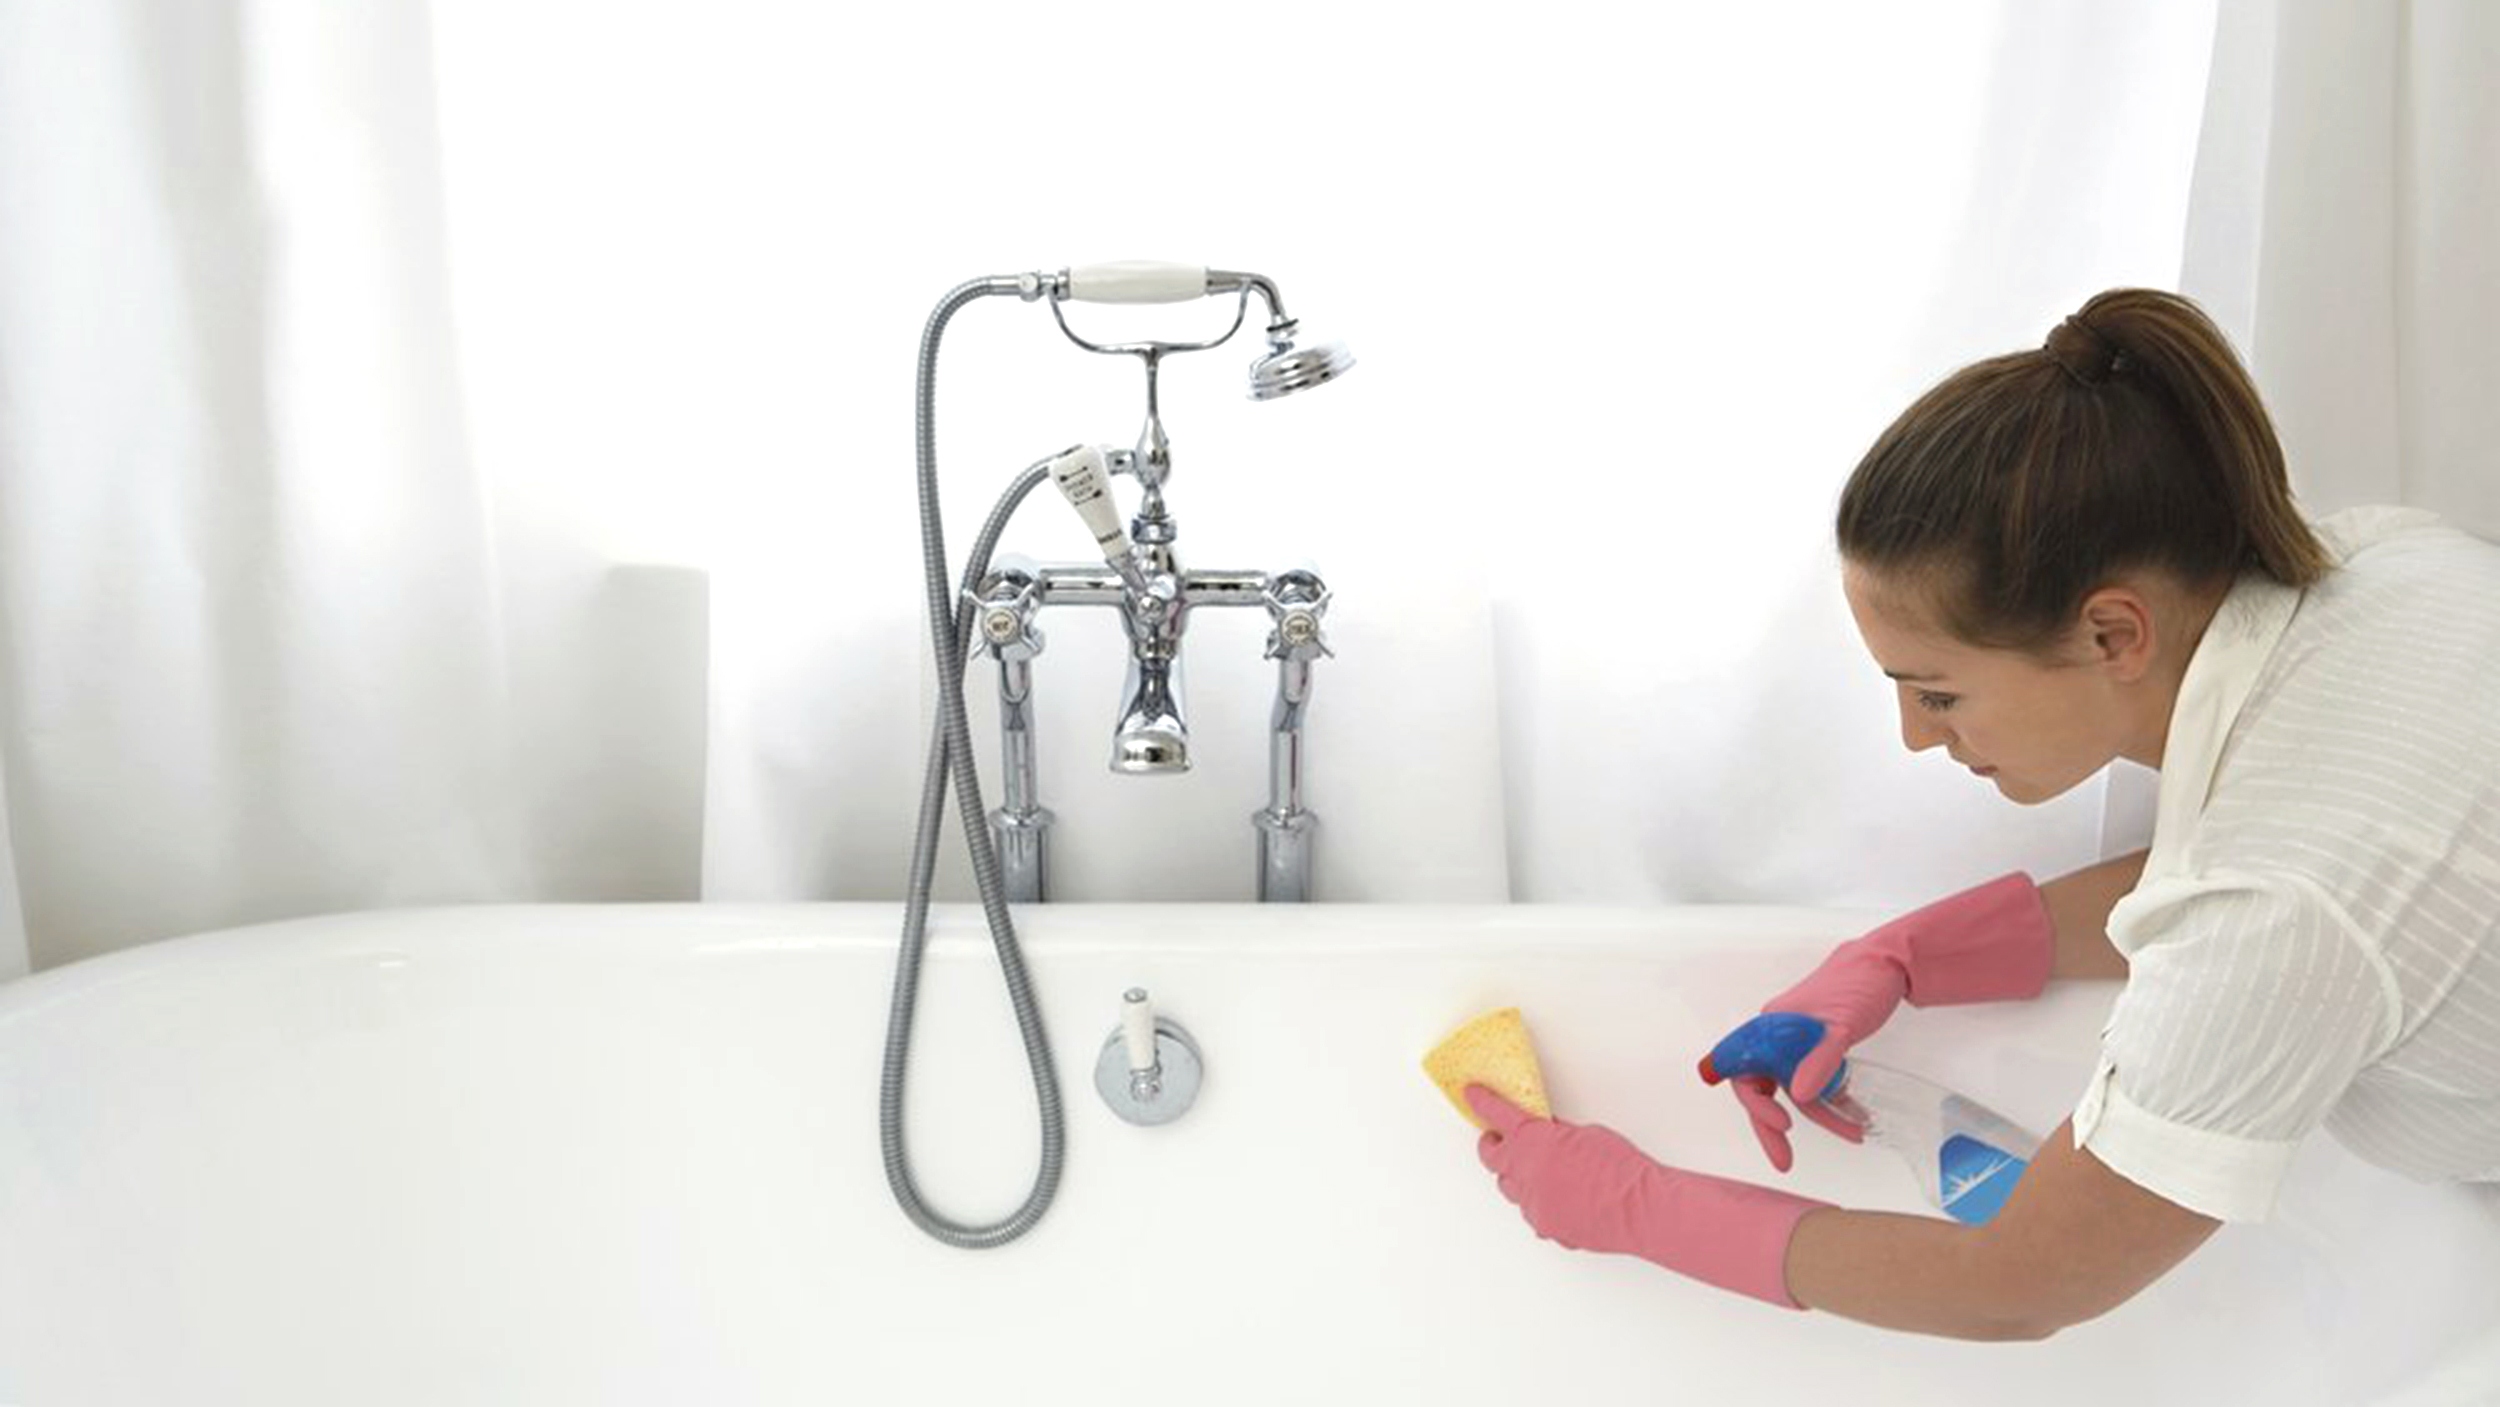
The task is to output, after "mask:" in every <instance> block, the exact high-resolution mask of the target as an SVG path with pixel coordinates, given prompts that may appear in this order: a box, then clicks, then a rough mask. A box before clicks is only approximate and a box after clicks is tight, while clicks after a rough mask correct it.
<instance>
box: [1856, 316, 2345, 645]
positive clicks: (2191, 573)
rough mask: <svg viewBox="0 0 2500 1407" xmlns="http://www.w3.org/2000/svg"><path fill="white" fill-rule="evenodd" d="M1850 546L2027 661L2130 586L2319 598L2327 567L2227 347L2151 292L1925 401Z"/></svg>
mask: <svg viewBox="0 0 2500 1407" xmlns="http://www.w3.org/2000/svg"><path fill="white" fill-rule="evenodd" d="M1837 526H1838V530H1839V537H1840V550H1841V553H1842V555H1843V556H1845V557H1847V558H1848V559H1849V560H1851V561H1853V562H1857V563H1861V564H1864V565H1866V566H1870V567H1874V568H1878V569H1881V570H1885V571H1892V572H1907V573H1911V574H1913V575H1915V576H1917V577H1919V578H1922V579H1923V580H1922V584H1923V585H1926V586H1928V587H1931V588H1933V589H1932V590H1931V592H1930V595H1931V598H1932V599H1933V601H1934V602H1935V604H1936V605H1937V607H1938V608H1939V611H1940V613H1941V616H1942V619H1943V621H1944V624H1945V626H1946V628H1948V629H1950V630H1951V631H1952V632H1953V633H1954V634H1955V635H1957V636H1959V637H1960V638H1962V639H1964V640H1966V641H1968V642H1970V643H1972V644H1977V645H1987V646H1998V647H2009V648H2015V649H2024V650H2038V649H2041V648H2044V647H2046V646H2047V645H2048V644H2049V643H2050V642H2052V641H2054V640H2055V639H2057V638H2058V637H2060V636H2061V635H2063V634H2064V632H2065V630H2066V628H2067V627H2068V626H2069V625H2070V624H2071V623H2072V621H2073V619H2074V614H2075V612H2076V611H2077V610H2079V609H2080V608H2081V607H2082V604H2083V599H2084V597H2086V596H2088V595H2090V594H2091V593H2092V592H2093V591H2095V590H2097V589H2098V588H2100V587H2101V586H2103V585H2105V584H2106V583H2107V582H2108V580H2109V578H2110V577H2111V575H2112V574H2113V573H2116V572H2118V571H2122V570H2127V569H2131V568H2143V567H2162V568H2167V569H2169V570H2170V571H2171V572H2173V573H2175V574H2176V575H2178V576H2179V577H2180V578H2181V579H2182V580H2184V581H2185V582H2187V583H2188V584H2189V585H2191V586H2211V585H2215V584H2218V583H2220V582H2223V581H2227V580H2229V579H2230V578H2232V577H2234V576H2236V575H2238V574H2239V573H2240V572H2242V571H2244V570H2247V569H2250V568H2255V569H2259V570H2262V571H2264V572H2266V573H2267V574H2269V575H2271V576H2272V577H2274V578H2275V579H2276V580H2278V581H2281V582H2284V583H2286V584H2288V585H2292V586H2307V585H2309V584H2310V583H2311V582H2314V581H2316V580H2317V579H2318V578H2319V577H2321V576H2323V575H2325V574H2326V572H2327V570H2328V568H2329V566H2330V565H2331V563H2330V559H2329V558H2328V556H2327V552H2326V549H2325V548H2324V547H2323V546H2322V545H2320V543H2319V542H2318V539H2317V537H2316V535H2315V534H2313V533H2312V532H2311V531H2310V530H2309V525H2308V524H2307V523H2306V522H2304V521H2303V520H2302V519H2301V516H2300V513H2299V510H2298V509H2297V508H2296V507H2295V506H2294V505H2293V502H2292V491H2291V484H2290V481H2289V480H2288V479H2287V478H2286V476H2285V474H2284V470H2283V449H2282V446H2281V445H2279V444H2278V443H2277V442H2276V441H2275V437H2274V426H2273V423H2272V422H2271V421H2269V420H2268V419H2267V417H2266V410H2265V407H2264V405H2262V404H2261V403H2260V402H2259V401H2258V399H2257V389H2256V387H2255V386H2254V385H2252V384H2251V383H2250V381H2249V379H2248V373H2247V372H2246V371H2245V370H2243V369H2242V368H2241V366H2240V363H2239V359H2238V358H2237V357H2236V356H2234V355H2233V354H2232V351H2231V344H2230V343H2229V342H2227V341H2225V340H2224V338H2223V336H2222V332H2221V329H2219V328H2217V327H2215V326H2214V325H2213V322H2212V320H2210V319H2209V318H2207V317H2206V316H2205V314H2204V312H2203V311H2202V310H2201V309H2199V308H2198V307H2197V306H2196V305H2195V304H2194V303H2191V302H2189V301H2188V300H2187V299H2185V298H2182V297H2180V296H2178V295H2177V294H2175V293H2163V292H2159V291H2156V290H2153V289H2147V288H2119V289H2112V290H2110V291H2109V292H2107V293H2103V294H2100V295H2098V296H2096V297H2094V298H2093V299H2092V300H2091V301H2089V302H2087V303H2085V304H2084V305H2083V307H2082V309H2081V310H2080V311H2078V312H2077V313H2076V314H2075V315H2074V316H2073V317H2070V318H2068V319H2066V320H2065V321H2064V322H2062V323H2060V324H2058V326H2057V327H2056V328H2055V329H2053V330H2052V331H2051V332H2050V333H2049V336H2048V340H2047V342H2046V343H2045V344H2043V345H2042V346H2041V348H2040V349H2039V350H2037V351H2029V352H2014V353H2010V354H2008V355H2005V356H2001V357H1992V358H1990V359H1988V360H1986V361H1982V362H1976V363H1974V364H1972V365H1970V366H1966V367H1964V368H1962V369H1961V370H1960V371H1957V372H1955V373H1954V374H1953V375H1951V376H1949V377H1947V378H1945V379H1944V380H1943V381H1942V382H1940V383H1938V384H1937V385H1936V386H1935V387H1934V389H1932V390H1930V391H1928V392H1927V394H1925V395H1923V396H1921V397H1919V398H1918V400H1917V402H1916V403H1914V404H1913V405H1911V407H1910V408H1909V409H1908V410H1906V411H1903V412H1902V413H1901V417H1900V418H1899V419H1897V420H1895V421H1893V422H1892V424H1891V426H1890V427H1889V428H1887V429H1886V430H1885V431H1884V433H1883V434H1882V435H1881V436H1879V437H1878V438H1877V439H1876V441H1875V446H1874V448H1872V449H1870V450H1868V451H1867V452H1866V457H1865V458H1864V459H1862V460H1860V461H1859V462H1858V467H1857V471H1856V472H1855V473H1853V474H1851V475H1850V476H1849V485H1848V487H1847V488H1846V489H1844V490H1842V491H1841V495H1840V513H1839V521H1838V524H1837Z"/></svg>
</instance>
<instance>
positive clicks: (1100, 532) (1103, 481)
mask: <svg viewBox="0 0 2500 1407" xmlns="http://www.w3.org/2000/svg"><path fill="white" fill-rule="evenodd" d="M1050 477H1051V479H1052V481H1054V482H1055V483H1057V484H1058V485H1059V491H1060V492H1061V493H1063V494H1066V495H1067V496H1068V502H1069V504H1071V505H1072V506H1073V507H1075V509H1076V513H1077V516H1078V517H1080V518H1083V519H1084V520H1085V530H1086V531H1087V532H1090V533H1092V534H1093V535H1094V545H1095V546H1097V547H1100V548H1101V549H1102V555H1103V559H1104V560H1105V561H1109V562H1114V563H1117V562H1121V561H1124V560H1126V559H1127V557H1128V555H1129V545H1128V531H1127V530H1126V529H1125V528H1122V527H1121V526H1120V508H1119V504H1118V503H1116V502H1115V501H1113V499H1112V497H1111V475H1110V472H1109V471H1108V470H1106V469H1105V468H1104V467H1103V458H1102V451H1101V450H1099V449H1096V448H1095V447H1094V446H1092V445H1071V446H1070V447H1068V448H1067V449H1065V450H1063V451H1061V452H1060V453H1059V455H1058V456H1057V457H1056V458H1054V459H1052V460H1051V461H1050Z"/></svg>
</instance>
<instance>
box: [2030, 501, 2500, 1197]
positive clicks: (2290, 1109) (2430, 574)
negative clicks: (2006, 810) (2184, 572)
mask: <svg viewBox="0 0 2500 1407" xmlns="http://www.w3.org/2000/svg"><path fill="white" fill-rule="evenodd" d="M2318 531H2319V535H2320V536H2321V537H2322V538H2323V539H2324V540H2325V541H2326V545H2327V547H2328V549H2329V551H2330V552H2332V553H2333V554H2334V555H2335V556H2336V557H2337V558H2338V565H2337V567H2336V569H2335V570H2334V571H2333V572H2331V573H2330V574H2329V575H2328V576H2327V577H2326V578H2325V579H2324V580H2323V581H2321V582H2319V583H2318V584H2317V585H2315V586H2313V587H2311V588H2309V589H2308V590H2307V591H2298V590H2294V589H2292V588H2289V587H2285V586H2282V585H2281V584H2279V583H2276V582H2274V581H2273V580H2271V579H2270V578H2266V577H2263V576H2260V575H2251V576H2248V577H2245V578H2243V579H2242V580H2241V581H2240V582H2239V583H2238V584H2237V585H2236V586H2235V587H2233V589H2232V591H2231V593H2230V595H2229V596H2228V597H2227V598H2226V599H2225V601H2224V603H2223V605H2222V608H2221V610H2220V611H2219V612H2218V613H2217V614H2216V615H2215V617H2214V620H2213V623H2212V625H2211V626H2209V627H2208V628H2207V630H2206V633H2205V637H2204V638H2203V639H2202V640H2201V641H2199V642H2198V645H2197V648H2196V653H2195V655H2194V656H2193V657H2192V658H2191V660H2190V661H2189V665H2188V670H2187V674H2186V676H2185V678H2184V679H2183V680H2182V681H2181V685H2180V691H2179V699H2178V702H2177V704H2176V706H2175V708H2174V709H2173V712H2172V715H2171V723H2170V733H2169V737H2168V739H2167V742H2166V743H2165V746H2164V751H2163V757H2162V769H2161V790H2160V799H2159V803H2158V810H2157V812H2156V814H2155V821H2154V830H2153V849H2152V853H2151V855H2150V857H2149V858H2148V859H2147V861H2146V863H2145V868H2144V877H2143V879H2142V880H2141V881H2140V882H2139V883H2138V884H2137V886H2136V889H2135V892H2134V893H2132V894H2130V895H2128V896H2127V897H2126V898H2124V899H2122V900H2120V901H2119V903H2118V905H2117V907H2116V908H2115V909H2113V910H2112V911H2111V913H2110V918H2109V936H2110V939H2111V941H2112V942H2113V943H2114V944H2115V945H2116V946H2117V948H2118V950H2119V951H2120V952H2121V953H2124V954H2125V955H2126V957H2127V960H2128V964H2129V972H2128V976H2127V984H2126V988H2125V990H2124V991H2123V992H2122V993H2121V994H2120V996H2119V998H2118V1002H2117V1005H2116V1007H2115V1008H2114V1010H2113V1011H2112V1013H2111V1017H2110V1022H2109V1025H2108V1027H2107V1028H2106V1029H2105V1031H2104V1032H2103V1042H2102V1051H2101V1059H2100V1062H2099V1065H2098V1067H2097V1068H2096V1070H2095V1072H2094V1075H2093V1078H2092V1081H2091V1084H2090V1085H2089V1086H2088V1087H2087V1089H2086V1090H2085V1093H2084V1097H2083V1100H2082V1103H2081V1104H2080V1105H2078V1106H2077V1108H2076V1110H2075V1119H2074V1130H2075V1143H2076V1146H2078V1147H2086V1148H2089V1149H2091V1150H2092V1152H2093V1154H2094V1155H2095V1156H2096V1157H2098V1158H2099V1159H2100V1160H2101V1161H2102V1162H2103V1163H2104V1164H2106V1165H2108V1166H2109V1167H2110V1168H2112V1169H2114V1170H2115V1171H2117V1172H2119V1173H2120V1174H2122V1175H2124V1176H2125V1177H2127V1178H2128V1179H2130V1180H2131V1181H2133V1182H2135V1183H2137V1184H2139V1185H2141V1186H2143V1187H2145V1188H2147V1189H2149V1190H2151V1191H2153V1192H2155V1193H2157V1194H2159V1195H2161V1196H2163V1197H2165V1198H2167V1199H2169V1200H2170V1201H2173V1202H2176V1203H2178V1204H2180V1205H2182V1206H2185V1207H2188V1208H2190V1209H2192V1210H2195V1211H2199V1212H2203V1213H2205V1214H2206V1215H2208V1216H2213V1217H2217V1218H2221V1219H2223V1220H2226V1221H2256V1220H2262V1219H2264V1218H2265V1216H2266V1215H2267V1214H2268V1213H2269V1212H2270V1211H2271V1210H2272V1207H2273V1204H2274V1197H2275V1193H2276V1190H2277V1188H2278V1186H2279V1185H2280V1183H2281V1181H2282V1179H2283V1175H2284V1173H2285V1170H2286V1169H2287V1168H2288V1166H2289V1164H2290V1162H2291V1156H2292V1152H2293V1149H2294V1148H2295V1147H2296V1146H2297V1145H2298V1144H2299V1142H2300V1140H2301V1139H2302V1138H2303V1137H2305V1136H2306V1135H2308V1134H2309V1133H2310V1131H2311V1130H2313V1129H2315V1128H2317V1127H2318V1126H2319V1125H2320V1124H2324V1125H2325V1126H2326V1128H2327V1130H2328V1131H2329V1132H2330V1133H2332V1134H2334V1135H2335V1136H2336V1137H2337V1138H2338V1139H2339V1140H2341V1141H2342V1142H2343V1143H2344V1144H2345V1145H2346V1146H2347V1147H2349V1148H2350V1149H2351V1150H2352V1151H2353V1152H2354V1153H2356V1154H2358V1155H2359V1156H2361V1157H2362V1158H2365V1159H2367V1160H2369V1161H2370V1162H2373V1163H2377V1164H2379V1165H2381V1166H2383V1167H2387V1168H2391V1169H2393V1170H2395V1171H2397V1172H2399V1173H2402V1174H2405V1175H2407V1176H2410V1177H2413V1178H2416V1179H2419V1180H2423V1181H2436V1180H2446V1179H2469V1180H2495V1179H2500V697H2496V694H2495V691H2500V545H2495V544H2492V543H2487V542H2483V541H2480V540H2478V539H2476V538H2473V537H2470V536H2468V535H2466V534H2464V533H2462V532H2458V531H2456V530H2454V529H2452V528H2448V527H2445V526H2443V525H2441V524H2440V523H2439V521H2438V520H2437V519H2435V518H2433V517H2431V516H2430V515H2429V514H2426V513H2420V512H2416V511H2412V510H2401V509H2361V510H2356V511H2354V512H2352V513H2346V514H2341V515H2338V516H2337V517H2335V518H2331V519H2328V520H2326V521H2325V522H2323V523H2320V524H2319V525H2318Z"/></svg>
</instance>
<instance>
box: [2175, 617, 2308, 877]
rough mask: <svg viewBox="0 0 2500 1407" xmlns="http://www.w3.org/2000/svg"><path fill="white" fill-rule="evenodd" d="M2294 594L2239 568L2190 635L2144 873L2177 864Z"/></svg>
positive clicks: (2286, 621) (2284, 623)
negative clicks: (2209, 616)
mask: <svg viewBox="0 0 2500 1407" xmlns="http://www.w3.org/2000/svg"><path fill="white" fill-rule="evenodd" d="M2301 594H2302V593H2301V590H2300V588H2298V587H2295V586H2286V585H2284V584H2283V583H2281V582H2279V581H2276V580H2275V579H2274V578H2273V577H2270V576H2267V575H2266V574H2265V573H2263V572H2249V573H2246V574H2244V575H2242V576H2241V577H2240V579H2239V580H2238V581H2237V582H2235V583H2233V584H2232V587H2231V590H2230V593H2229V594H2228V595H2226V596H2224V597H2223V598H2222V605H2221V607H2220V608H2219V609H2217V610H2216V611H2215V612H2214V618H2213V620H2212V621H2211V622H2209V623H2208V624H2207V625H2206V627H2205V636H2204V638H2203V639H2201V640H2199V641H2197V642H2196V653H2195V654H2194V655H2191V656H2189V658H2188V667H2187V673H2186V675H2185V676H2183V677H2182V678H2181V679H2180V681H2179V697H2178V701H2177V702H2176V703H2174V704H2172V705H2171V709H2170V733H2169V736H2168V737H2167V738H2166V739H2164V741H2163V743H2162V757H2161V791H2160V795H2159V799H2158V800H2157V801H2156V803H2155V809H2154V812H2153V853H2152V855H2151V856H2150V858H2149V859H2148V860H2147V861H2146V863H2145V873H2146V874H2147V875H2148V876H2149V875H2153V874H2167V873H2170V872H2173V871H2175V870H2176V869H2177V868H2178V867H2179V862H2180V860H2181V859H2182V852H2183V851H2184V850H2185V849H2186V846H2187V841H2188V837H2189V835H2190V834H2191V833H2193V832H2194V830H2195V829H2196V818H2197V816H2198V815H2199V814H2200V813H2202V812H2203V811H2204V809H2205V799H2206V797H2207V796H2208V795H2210V794H2211V793H2212V791H2213V780H2214V769H2215V767H2216V766H2217V765H2218V764H2219V763H2220V762H2221V760H2222V744H2223V740H2224V739H2226V738H2228V737H2229V736H2230V735H2231V725H2232V724H2234V723H2236V722H2238V721H2239V716H2240V708H2241V706H2242V705H2244V704H2246V703H2247V702H2248V694H2249V690H2251V689H2253V688H2254V687H2256V684H2257V675H2258V673H2259V671H2261V670H2263V669H2264V668H2265V664H2266V660H2267V659H2268V658H2269V657H2270V656H2272V655H2273V653H2274V646H2275V643H2276V642H2277V641H2279V640H2281V639H2282V638H2283V628H2284V627H2285V626H2287V625H2289V624H2290V623H2291V619H2292V613H2293V611H2295V610H2297V609H2298V608H2299V606H2300V598H2301Z"/></svg>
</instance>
